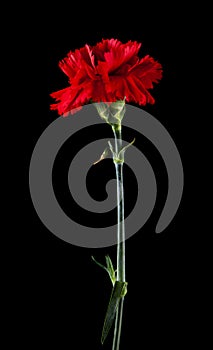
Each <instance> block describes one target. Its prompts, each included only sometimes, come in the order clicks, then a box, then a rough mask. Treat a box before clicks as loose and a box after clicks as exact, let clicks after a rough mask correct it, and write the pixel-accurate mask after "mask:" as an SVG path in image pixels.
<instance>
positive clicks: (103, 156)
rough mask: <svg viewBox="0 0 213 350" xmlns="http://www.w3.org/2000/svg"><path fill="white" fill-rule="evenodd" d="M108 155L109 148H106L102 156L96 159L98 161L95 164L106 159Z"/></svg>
mask: <svg viewBox="0 0 213 350" xmlns="http://www.w3.org/2000/svg"><path fill="white" fill-rule="evenodd" d="M107 156H108V148H106V149H105V150H104V151H103V153H102V155H101V156H100V158H99V159H98V160H96V162H94V163H93V165H95V164H98V163H99V162H101V161H102V160H103V159H105V158H106V157H107Z"/></svg>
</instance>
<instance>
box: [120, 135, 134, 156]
mask: <svg viewBox="0 0 213 350" xmlns="http://www.w3.org/2000/svg"><path fill="white" fill-rule="evenodd" d="M134 142H135V139H134V140H133V141H132V142H130V143H128V145H126V146H125V147H123V148H122V149H121V150H120V152H119V153H118V158H120V155H121V154H124V153H125V152H126V150H127V148H129V147H130V146H132V145H133V143H134Z"/></svg>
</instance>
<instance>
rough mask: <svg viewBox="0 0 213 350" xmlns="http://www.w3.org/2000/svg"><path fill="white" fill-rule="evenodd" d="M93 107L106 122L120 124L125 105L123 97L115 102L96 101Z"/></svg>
mask: <svg viewBox="0 0 213 350" xmlns="http://www.w3.org/2000/svg"><path fill="white" fill-rule="evenodd" d="M95 107H96V109H97V111H98V114H99V116H100V117H101V119H103V120H104V121H105V122H106V123H108V124H110V125H111V126H112V125H118V124H121V121H122V119H123V117H124V114H125V111H126V107H125V98H124V100H119V101H116V102H98V103H95Z"/></svg>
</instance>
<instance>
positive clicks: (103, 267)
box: [92, 256, 108, 272]
mask: <svg viewBox="0 0 213 350" xmlns="http://www.w3.org/2000/svg"><path fill="white" fill-rule="evenodd" d="M92 260H93V261H94V262H95V263H96V264H97V265H98V266H100V267H101V268H102V269H104V270H106V271H107V272H108V270H107V268H106V266H104V265H102V264H101V263H99V262H98V261H97V260H95V258H94V256H92Z"/></svg>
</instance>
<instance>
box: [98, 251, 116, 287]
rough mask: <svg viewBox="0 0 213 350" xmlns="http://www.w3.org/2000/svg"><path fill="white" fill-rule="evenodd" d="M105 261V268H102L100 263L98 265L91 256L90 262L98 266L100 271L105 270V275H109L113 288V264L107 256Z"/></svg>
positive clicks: (114, 275)
mask: <svg viewBox="0 0 213 350" xmlns="http://www.w3.org/2000/svg"><path fill="white" fill-rule="evenodd" d="M105 259H106V265H107V266H104V265H102V264H101V263H99V262H98V261H97V260H95V258H94V256H92V260H93V261H94V262H95V263H96V264H97V265H98V266H100V267H101V268H102V269H104V270H106V271H107V273H108V274H109V277H110V279H111V281H112V284H113V286H114V284H115V281H116V274H115V270H114V267H113V264H112V261H111V259H110V257H109V255H106V256H105Z"/></svg>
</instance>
